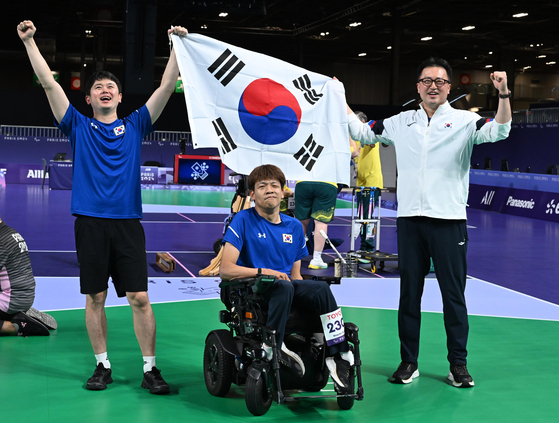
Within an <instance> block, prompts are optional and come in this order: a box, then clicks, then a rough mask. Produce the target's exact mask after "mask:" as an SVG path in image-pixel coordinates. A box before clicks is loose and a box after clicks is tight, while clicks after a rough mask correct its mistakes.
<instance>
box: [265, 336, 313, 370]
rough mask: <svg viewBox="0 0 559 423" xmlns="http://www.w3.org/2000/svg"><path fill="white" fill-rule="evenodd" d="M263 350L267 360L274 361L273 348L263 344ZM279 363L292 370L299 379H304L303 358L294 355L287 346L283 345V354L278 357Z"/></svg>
mask: <svg viewBox="0 0 559 423" xmlns="http://www.w3.org/2000/svg"><path fill="white" fill-rule="evenodd" d="M262 348H263V349H264V351H265V352H266V358H267V359H268V360H269V361H272V357H273V351H272V347H269V346H268V345H266V344H262ZM278 361H279V362H280V364H284V365H285V366H287V367H289V368H291V371H292V373H294V374H296V375H297V376H299V377H303V376H304V374H305V364H304V363H303V360H302V359H301V357H299V355H298V354H296V353H294V352H293V351H291V350H289V349H287V347H286V346H285V344H282V345H281V352H280V354H279V357H278Z"/></svg>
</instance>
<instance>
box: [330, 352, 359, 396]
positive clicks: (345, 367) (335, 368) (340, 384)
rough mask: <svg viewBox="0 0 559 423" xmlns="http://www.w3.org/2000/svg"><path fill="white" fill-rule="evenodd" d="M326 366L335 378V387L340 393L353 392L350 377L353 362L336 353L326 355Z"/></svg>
mask: <svg viewBox="0 0 559 423" xmlns="http://www.w3.org/2000/svg"><path fill="white" fill-rule="evenodd" d="M326 366H327V367H328V370H329V371H330V376H332V379H333V380H334V388H335V389H336V392H338V393H339V394H352V393H353V392H350V391H351V390H352V389H351V388H352V384H351V381H350V377H351V375H352V372H353V369H352V366H351V364H350V363H349V362H348V361H346V360H344V359H343V358H342V357H340V354H336V355H335V356H334V357H326Z"/></svg>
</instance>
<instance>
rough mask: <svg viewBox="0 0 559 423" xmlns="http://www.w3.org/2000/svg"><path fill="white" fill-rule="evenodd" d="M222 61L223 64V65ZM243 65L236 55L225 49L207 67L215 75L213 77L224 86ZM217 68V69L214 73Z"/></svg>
mask: <svg viewBox="0 0 559 423" xmlns="http://www.w3.org/2000/svg"><path fill="white" fill-rule="evenodd" d="M224 62H225V64H224V65H223V63H224ZM221 65H223V66H221ZM220 66H221V68H220ZM244 67H245V64H244V63H243V62H242V61H241V60H240V59H239V58H238V57H237V56H235V55H234V54H233V53H231V50H229V49H227V50H225V51H224V52H223V54H222V55H221V56H219V57H218V58H217V60H216V61H215V62H213V63H212V65H211V66H210V67H209V68H208V71H209V72H210V73H211V74H213V76H215V78H216V79H217V80H218V81H219V82H221V84H222V85H223V86H224V87H225V86H227V84H229V83H230V82H231V80H232V79H233V78H234V77H235V76H237V74H238V73H239V72H240V71H241V69H242V68H244ZM217 69H219V70H218V71H217V72H216V73H215V74H214V72H215V71H216V70H217Z"/></svg>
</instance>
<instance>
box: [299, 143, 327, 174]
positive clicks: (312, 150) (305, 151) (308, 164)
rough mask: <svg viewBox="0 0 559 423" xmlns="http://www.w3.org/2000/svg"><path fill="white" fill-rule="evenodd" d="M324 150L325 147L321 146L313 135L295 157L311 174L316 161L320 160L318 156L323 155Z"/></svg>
mask: <svg viewBox="0 0 559 423" xmlns="http://www.w3.org/2000/svg"><path fill="white" fill-rule="evenodd" d="M322 150H324V147H323V146H321V145H319V144H318V143H317V142H316V141H315V140H314V138H313V136H312V134H311V135H310V136H309V137H308V138H307V140H306V141H305V144H304V145H303V146H302V147H301V149H300V150H299V151H297V153H296V154H295V155H293V157H294V158H295V160H297V161H298V162H299V163H301V166H303V167H304V168H305V169H307V170H308V171H309V172H310V171H311V170H312V168H313V166H314V164H315V163H316V159H318V156H320V153H322Z"/></svg>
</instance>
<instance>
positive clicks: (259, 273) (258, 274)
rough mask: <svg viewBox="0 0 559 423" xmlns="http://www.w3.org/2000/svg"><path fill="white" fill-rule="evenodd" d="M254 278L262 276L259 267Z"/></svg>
mask: <svg viewBox="0 0 559 423" xmlns="http://www.w3.org/2000/svg"><path fill="white" fill-rule="evenodd" d="M256 276H262V269H261V268H260V267H259V268H258V273H257V274H256Z"/></svg>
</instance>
